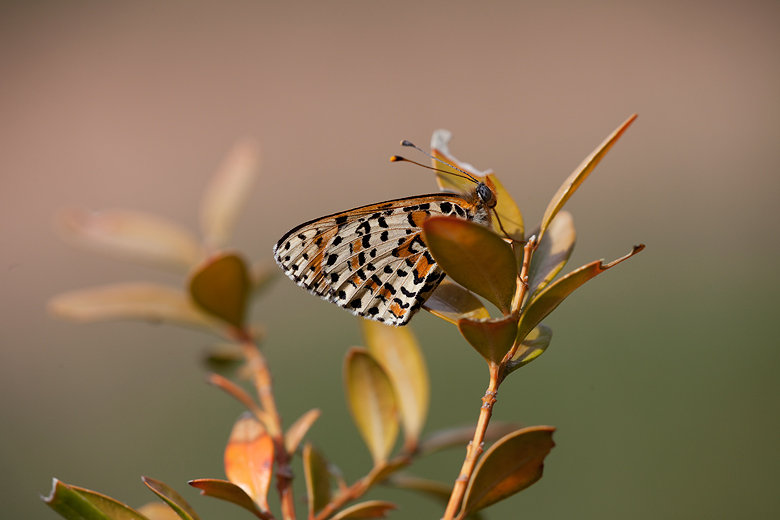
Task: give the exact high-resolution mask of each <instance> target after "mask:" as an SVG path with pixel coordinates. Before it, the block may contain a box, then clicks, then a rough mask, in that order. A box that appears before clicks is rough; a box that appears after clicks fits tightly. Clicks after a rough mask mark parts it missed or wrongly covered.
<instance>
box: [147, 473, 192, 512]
mask: <svg viewBox="0 0 780 520" xmlns="http://www.w3.org/2000/svg"><path fill="white" fill-rule="evenodd" d="M141 480H143V482H144V484H146V486H147V487H148V488H149V489H151V490H152V491H154V492H155V494H157V496H159V497H160V498H162V499H163V500H164V501H165V502H166V503H167V504H168V505H169V506H170V507H171V509H173V510H174V511H175V512H176V514H177V515H179V517H181V518H182V520H200V517H199V516H198V513H196V512H195V510H194V509H192V506H190V505H189V504H188V503H187V501H186V500H184V497H182V496H181V495H180V494H179V493H177V492H176V490H174V489H173V488H172V487H170V486H168V485H167V484H164V483H163V482H160V481H159V480H156V479H153V478H151V477H141Z"/></svg>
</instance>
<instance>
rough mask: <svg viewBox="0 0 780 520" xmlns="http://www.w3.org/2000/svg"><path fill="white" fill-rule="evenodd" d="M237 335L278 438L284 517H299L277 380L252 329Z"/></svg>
mask: <svg viewBox="0 0 780 520" xmlns="http://www.w3.org/2000/svg"><path fill="white" fill-rule="evenodd" d="M235 336H236V338H237V339H238V340H239V341H240V342H241V348H242V350H243V352H244V357H245V358H246V361H247V364H248V365H249V368H250V370H251V373H252V382H253V383H254V385H255V389H256V390H257V397H258V399H259V400H260V405H261V407H262V409H263V411H264V412H265V417H266V418H267V421H266V424H265V427H266V429H267V430H268V435H270V436H271V438H272V439H273V441H274V456H275V459H276V489H277V490H278V492H279V500H280V502H281V507H282V518H283V519H284V520H295V499H294V497H293V488H292V476H293V474H292V468H290V454H289V453H287V450H286V449H285V446H284V432H283V431H282V419H281V417H280V416H279V412H278V410H277V408H276V400H275V399H274V392H273V380H272V378H271V372H270V371H269V370H268V363H267V362H266V359H265V356H263V354H262V352H260V349H259V348H258V347H257V345H256V344H255V342H254V339H253V338H252V335H251V333H250V332H249V331H248V330H245V329H241V330H236V331H235Z"/></svg>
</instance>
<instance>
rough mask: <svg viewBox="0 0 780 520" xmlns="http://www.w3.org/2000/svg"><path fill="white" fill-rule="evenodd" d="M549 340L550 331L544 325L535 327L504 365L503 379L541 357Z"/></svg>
mask: <svg viewBox="0 0 780 520" xmlns="http://www.w3.org/2000/svg"><path fill="white" fill-rule="evenodd" d="M551 340H552V329H551V328H550V327H548V326H547V325H545V324H544V323H540V324H539V325H537V326H536V327H535V328H534V330H532V331H531V332H530V333H529V334H528V335H527V336H526V337H525V339H524V340H523V341H522V342H521V343H520V347H519V348H518V349H517V352H515V355H514V356H512V359H511V360H509V362H508V363H507V364H506V371H505V372H504V377H506V376H507V375H509V374H511V373H512V372H514V371H515V370H517V369H518V368H520V367H522V366H525V365H527V364H528V363H530V362H531V361H533V360H534V359H536V358H538V357H539V356H541V355H542V353H543V352H544V351H545V350H547V347H548V346H549V345H550V341H551Z"/></svg>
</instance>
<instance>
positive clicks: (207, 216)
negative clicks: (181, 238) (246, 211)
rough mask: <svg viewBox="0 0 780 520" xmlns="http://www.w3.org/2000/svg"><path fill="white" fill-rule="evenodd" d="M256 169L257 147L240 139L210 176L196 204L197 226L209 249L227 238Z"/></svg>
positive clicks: (242, 206)
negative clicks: (198, 217)
mask: <svg viewBox="0 0 780 520" xmlns="http://www.w3.org/2000/svg"><path fill="white" fill-rule="evenodd" d="M259 169H260V151H259V147H258V146H257V144H256V143H254V142H252V141H250V140H244V141H242V142H240V143H238V144H236V145H235V146H234V147H233V149H232V150H230V152H229V153H228V155H227V156H226V157H225V159H224V160H223V162H222V164H221V165H220V166H219V168H218V170H217V173H216V175H214V177H212V179H211V182H210V183H209V185H208V187H207V188H206V191H205V193H204V194H203V201H202V202H201V206H200V227H201V230H202V232H203V237H204V241H205V243H206V245H207V246H208V247H209V248H210V249H212V250H213V249H218V248H220V247H223V246H224V245H225V244H226V243H227V241H228V240H229V239H230V236H231V234H232V233H233V228H234V227H235V223H236V220H237V218H238V214H239V213H240V212H241V210H242V209H243V208H244V204H245V203H246V200H247V198H248V197H249V194H250V193H251V191H252V186H253V184H254V182H255V178H256V177H257V172H258V171H259Z"/></svg>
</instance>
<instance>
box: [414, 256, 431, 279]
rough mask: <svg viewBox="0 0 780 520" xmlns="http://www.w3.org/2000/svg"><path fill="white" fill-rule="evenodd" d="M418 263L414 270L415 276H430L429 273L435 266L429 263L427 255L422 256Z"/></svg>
mask: <svg viewBox="0 0 780 520" xmlns="http://www.w3.org/2000/svg"><path fill="white" fill-rule="evenodd" d="M417 262H418V263H417V265H416V266H415V268H414V276H415V277H416V278H424V277H426V276H428V273H430V272H431V270H432V269H433V265H434V264H431V263H429V262H428V258H426V257H425V255H422V256H421V258H420V259H419V260H418V261H417Z"/></svg>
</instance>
